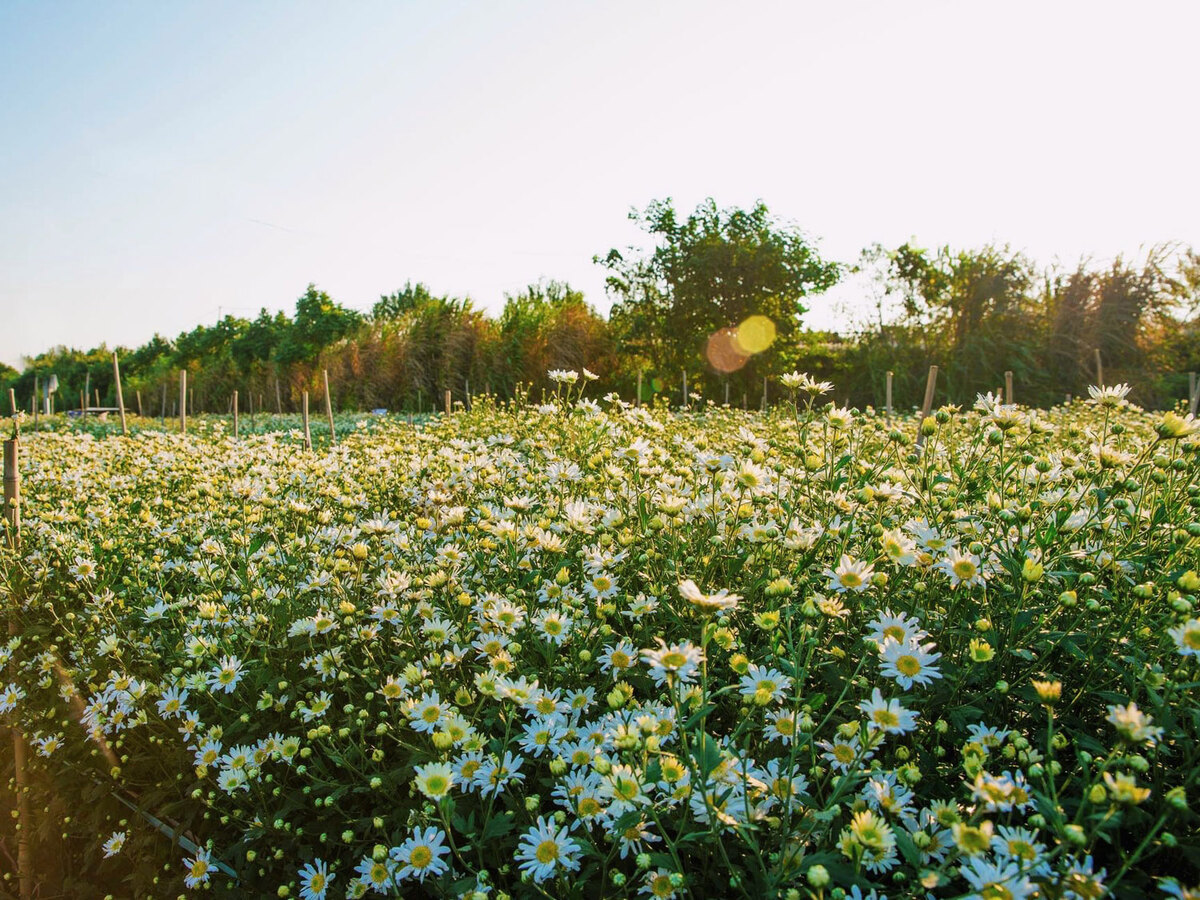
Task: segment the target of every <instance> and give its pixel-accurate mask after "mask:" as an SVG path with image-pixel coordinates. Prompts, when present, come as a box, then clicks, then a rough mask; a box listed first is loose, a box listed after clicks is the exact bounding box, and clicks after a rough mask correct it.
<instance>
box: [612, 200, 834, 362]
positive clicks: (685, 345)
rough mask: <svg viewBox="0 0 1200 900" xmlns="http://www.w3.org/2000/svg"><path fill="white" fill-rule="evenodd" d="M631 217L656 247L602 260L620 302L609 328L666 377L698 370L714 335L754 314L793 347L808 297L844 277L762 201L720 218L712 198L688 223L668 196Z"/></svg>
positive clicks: (624, 346) (760, 358) (765, 355)
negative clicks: (681, 370) (679, 371)
mask: <svg viewBox="0 0 1200 900" xmlns="http://www.w3.org/2000/svg"><path fill="white" fill-rule="evenodd" d="M630 218H631V219H632V220H633V221H635V222H637V223H638V224H639V225H641V226H642V228H643V229H644V230H645V231H647V232H648V233H649V234H651V235H654V236H655V238H656V239H657V241H658V243H657V246H655V248H654V249H653V251H651V252H650V253H649V255H626V254H625V253H622V252H621V251H619V250H616V249H613V250H610V251H609V252H608V253H607V254H606V255H605V256H604V257H596V261H597V262H598V263H600V264H601V265H603V266H604V267H605V268H606V269H607V270H608V276H607V279H606V284H607V288H608V291H609V293H610V294H613V295H615V296H616V298H617V302H616V304H615V305H614V306H613V309H612V312H611V313H610V321H611V323H612V325H613V328H614V330H615V333H616V337H617V340H618V342H619V344H620V347H621V349H622V351H624V352H625V353H627V354H634V355H636V356H637V357H640V358H641V360H642V361H644V362H645V363H648V364H650V365H651V366H653V367H655V368H656V369H657V370H659V371H660V372H666V371H673V370H676V369H679V368H687V369H691V370H692V371H693V372H694V371H696V370H697V368H698V366H700V365H701V364H702V362H703V361H704V360H705V356H704V351H705V347H706V343H707V341H708V339H709V337H710V336H711V335H713V334H714V333H716V332H718V331H720V330H721V329H726V328H736V327H737V326H738V325H739V324H740V323H741V322H743V321H744V320H745V319H747V318H748V317H750V316H754V315H761V316H766V317H767V318H769V319H770V320H771V321H772V322H773V323H774V326H775V329H776V334H777V341H780V342H787V341H788V340H790V339H791V338H792V337H793V335H794V334H795V333H796V331H797V330H798V328H799V325H800V318H801V316H802V315H803V314H804V312H805V306H804V304H803V302H802V301H803V299H804V298H805V297H807V296H809V295H811V294H815V293H819V292H821V291H824V290H826V289H827V288H829V287H831V286H832V285H834V284H835V283H836V282H837V280H838V277H839V267H838V265H837V264H836V263H833V262H829V261H826V260H824V259H822V258H821V257H820V255H819V254H818V253H817V251H816V249H815V247H814V246H813V245H812V244H811V243H810V242H809V241H808V239H807V238H805V236H804V235H803V234H802V233H801V232H800V230H799V229H798V228H796V227H795V226H793V225H790V224H787V223H784V222H781V221H779V220H778V219H776V218H775V217H773V216H772V215H771V214H770V212H769V211H768V209H767V207H766V205H765V204H764V203H762V202H761V201H759V202H758V203H756V204H755V206H754V207H753V208H752V209H749V210H742V209H736V208H734V209H726V210H721V209H718V208H717V205H716V203H715V202H714V201H713V200H712V199H711V198H710V199H708V200H706V201H704V202H703V203H701V204H700V205H699V206H698V207H697V208H696V211H695V212H693V213H692V214H691V215H689V216H688V217H687V219H686V220H683V221H680V219H679V216H678V214H677V213H676V211H675V207H674V205H673V204H672V201H671V200H670V199H669V198H668V199H666V200H661V201H657V200H656V201H654V202H652V203H651V204H650V205H649V206H647V207H646V209H645V211H643V212H640V213H639V212H638V211H637V210H634V211H633V212H631V213H630ZM771 359H772V356H771V353H770V352H768V353H763V354H759V356H758V357H756V358H755V359H754V360H752V361H751V364H750V365H749V366H748V368H747V371H746V375H745V376H744V377H751V375H753V377H755V378H757V377H758V376H759V374H760V371H762V372H765V371H769V369H770V365H771ZM755 370H759V371H755Z"/></svg>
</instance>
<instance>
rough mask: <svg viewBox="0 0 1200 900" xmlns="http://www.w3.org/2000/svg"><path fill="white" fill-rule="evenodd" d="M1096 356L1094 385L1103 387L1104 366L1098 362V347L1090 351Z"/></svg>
mask: <svg viewBox="0 0 1200 900" xmlns="http://www.w3.org/2000/svg"><path fill="white" fill-rule="evenodd" d="M1092 353H1093V354H1094V355H1095V358H1096V386H1097V387H1104V366H1103V365H1101V363H1100V348H1099V347H1097V348H1096V349H1095V350H1093V351H1092Z"/></svg>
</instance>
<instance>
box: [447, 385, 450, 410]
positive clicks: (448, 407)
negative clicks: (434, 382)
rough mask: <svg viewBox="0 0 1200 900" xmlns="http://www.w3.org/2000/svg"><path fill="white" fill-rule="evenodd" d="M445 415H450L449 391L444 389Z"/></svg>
mask: <svg viewBox="0 0 1200 900" xmlns="http://www.w3.org/2000/svg"><path fill="white" fill-rule="evenodd" d="M446 415H450V389H449V388H447V389H446Z"/></svg>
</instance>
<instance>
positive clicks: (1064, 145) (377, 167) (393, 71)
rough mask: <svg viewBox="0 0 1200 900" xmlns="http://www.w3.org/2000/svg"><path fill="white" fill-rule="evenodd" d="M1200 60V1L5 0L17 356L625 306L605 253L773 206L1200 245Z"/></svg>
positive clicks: (807, 214)
mask: <svg viewBox="0 0 1200 900" xmlns="http://www.w3.org/2000/svg"><path fill="white" fill-rule="evenodd" d="M1197 34H1200V4H1196V3H1190V2H1187V3H1184V2H1180V3H1174V4H1166V3H1147V2H1143V3H1137V4H1129V3H1106V2H1059V3H1045V2H1020V0H1018V2H1004V3H1000V2H995V3H982V2H980V3H956V2H913V3H894V2H887V3H885V2H854V3H829V2H819V3H802V2H786V3H769V2H755V3H741V2H736V3H735V2H728V3H710V2H665V0H661V2H640V0H639V2H603V3H571V2H507V0H501V2H476V3H458V2H436V3H434V2H427V3H401V2H363V0H359V2H354V3H329V2H322V3H309V2H298V0H297V2H272V3H253V2H203V3H200V2H183V0H172V2H169V3H162V2H124V3H98V2H88V3H71V2H57V0H56V2H52V3H46V2H14V0H6V2H3V3H0V360H3V361H6V362H8V363H10V364H17V365H19V363H20V357H21V356H22V355H24V354H31V353H36V352H39V351H41V350H44V349H47V348H48V347H50V346H53V345H55V344H60V343H64V344H68V345H74V346H80V347H86V346H93V345H95V344H98V343H100V342H101V341H107V342H108V343H109V345H110V346H112V345H116V344H125V345H134V344H137V343H141V342H142V341H144V340H146V339H147V338H149V337H150V336H151V335H152V334H153V333H154V332H156V331H157V332H161V333H163V334H165V335H167V336H169V337H173V336H174V335H175V334H177V333H178V332H179V331H181V330H183V329H187V328H191V327H193V326H194V325H195V324H197V323H200V322H211V321H214V320H215V319H216V318H217V315H218V310H219V309H220V310H224V311H226V312H235V313H237V314H240V315H253V314H254V313H256V312H257V310H258V309H259V307H262V306H266V307H268V308H270V309H280V308H283V309H288V310H289V311H290V310H291V308H292V306H293V304H294V302H295V298H296V297H297V296H298V295H299V294H300V293H302V292H303V290H304V287H305V285H306V284H307V283H308V282H310V281H313V282H316V283H317V284H318V285H319V286H320V287H321V288H323V289H325V290H327V291H329V292H330V293H331V294H332V295H333V296H334V297H335V298H336V299H338V300H340V301H341V302H343V303H345V304H347V305H349V306H352V307H355V308H359V309H367V308H369V307H370V305H371V304H372V303H373V302H374V300H375V299H376V298H377V297H378V295H379V294H381V293H385V292H388V291H391V290H393V289H395V288H397V287H399V286H400V285H402V284H403V283H404V281H405V280H406V279H409V278H411V279H413V280H422V281H425V282H427V283H428V284H429V285H430V286H431V287H432V288H433V289H434V290H435V291H439V292H453V293H457V294H469V295H470V296H471V297H472V298H474V299H475V300H476V301H477V302H478V303H479V304H480V305H482V306H484V307H486V308H489V309H491V310H497V309H499V307H500V305H501V304H502V296H503V293H504V292H505V291H515V290H518V289H520V288H521V287H522V286H523V285H525V284H527V283H529V282H530V281H534V280H536V279H538V278H539V277H542V276H544V277H554V278H559V279H566V280H569V281H570V282H571V283H572V284H574V285H576V286H577V287H580V288H582V289H583V290H584V291H585V293H586V294H587V295H588V297H589V299H590V300H592V302H594V303H595V304H596V305H597V306H598V307H600V308H601V309H602V310H606V309H607V307H608V301H607V300H606V298H605V297H604V295H603V277H602V272H601V271H600V269H599V267H597V266H594V265H593V264H592V262H591V259H592V256H593V255H595V254H597V253H603V252H604V251H606V250H607V249H608V248H609V247H612V246H626V245H629V244H633V243H638V242H640V241H641V239H642V236H641V234H640V232H638V231H637V230H636V229H635V228H634V226H633V225H632V224H631V223H629V222H628V221H627V220H626V214H627V213H628V211H629V209H630V207H631V206H639V207H642V206H644V205H645V204H646V203H647V202H648V201H650V200H651V199H654V198H661V197H666V196H672V197H674V198H675V200H676V202H677V205H678V206H680V207H682V208H684V209H691V208H692V206H694V204H695V203H696V202H698V201H699V200H701V199H703V198H704V197H706V196H710V195H711V196H713V197H714V198H715V199H716V200H717V202H718V203H719V204H721V205H745V204H750V203H752V202H753V201H754V200H755V199H756V198H762V199H763V200H765V201H766V203H767V204H768V206H769V207H770V208H771V209H772V211H773V212H775V213H777V214H779V215H781V216H783V217H785V218H787V219H790V220H793V221H795V222H797V223H798V224H800V225H801V226H802V227H803V228H804V229H806V230H807V231H808V232H809V233H810V234H811V235H813V236H814V237H817V238H819V239H820V241H821V243H820V246H821V248H822V249H823V251H825V252H826V253H827V254H829V255H831V256H833V257H835V258H840V259H851V258H853V257H854V256H856V255H857V253H858V250H859V249H860V248H861V247H863V246H865V245H866V244H869V243H871V242H874V241H881V242H883V243H885V244H891V245H895V244H898V243H900V242H902V241H904V240H906V239H908V238H909V237H910V236H915V237H916V238H917V240H918V241H919V242H920V243H922V244H924V245H927V246H929V245H937V244H941V243H950V244H952V245H955V246H977V245H979V244H982V243H984V242H987V241H1001V242H1009V243H1011V244H1012V245H1014V246H1015V247H1019V248H1022V249H1024V250H1026V251H1027V252H1028V253H1030V254H1031V255H1032V256H1033V257H1034V258H1035V259H1037V260H1039V261H1042V262H1050V261H1051V260H1053V259H1054V258H1056V257H1057V258H1059V259H1061V260H1063V261H1064V262H1065V263H1068V264H1071V263H1074V262H1075V261H1076V260H1077V259H1078V258H1079V256H1080V255H1081V254H1083V253H1089V252H1090V253H1093V254H1095V255H1096V256H1097V257H1099V258H1105V257H1108V256H1112V255H1114V254H1116V253H1119V252H1125V253H1136V252H1137V250H1138V248H1139V246H1140V245H1142V244H1146V243H1151V242H1157V241H1163V240H1179V241H1183V242H1186V243H1190V244H1195V245H1198V246H1200V179H1197V177H1196V162H1195V161H1196V153H1197V138H1198V137H1200V134H1198V132H1200V127H1198V126H1197V120H1196V113H1195V103H1196V93H1195V92H1196V88H1197V85H1198V84H1200V77H1198V76H1200V64H1198V63H1197V60H1198V59H1200V55H1198V54H1197V53H1196V51H1195V47H1194V41H1195V37H1196V35H1197ZM855 299H856V294H855V291H854V290H843V291H841V292H840V293H839V294H838V295H837V296H835V297H833V298H830V299H827V300H825V299H817V300H815V301H814V303H813V307H814V309H813V312H812V314H811V315H810V316H809V318H808V321H809V323H810V324H813V325H818V326H823V325H828V324H831V323H837V322H841V321H844V320H845V319H846V317H847V316H851V317H852V316H853V315H854V311H855V309H856V308H860V307H855ZM843 306H845V307H846V308H847V309H848V310H849V312H846V311H839V308H840V307H843Z"/></svg>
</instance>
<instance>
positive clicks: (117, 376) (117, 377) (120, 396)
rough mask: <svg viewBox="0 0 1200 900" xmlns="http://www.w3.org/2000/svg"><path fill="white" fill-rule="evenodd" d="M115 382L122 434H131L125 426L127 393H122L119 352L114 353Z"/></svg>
mask: <svg viewBox="0 0 1200 900" xmlns="http://www.w3.org/2000/svg"><path fill="white" fill-rule="evenodd" d="M113 383H114V384H116V386H117V409H119V410H120V411H121V434H122V435H126V434H129V430H128V429H127V428H126V427H125V395H124V394H122V393H121V365H120V363H118V362H117V354H115V353H114V354H113Z"/></svg>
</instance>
